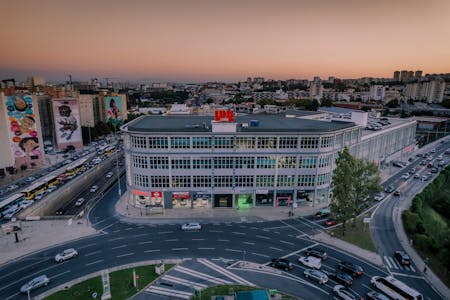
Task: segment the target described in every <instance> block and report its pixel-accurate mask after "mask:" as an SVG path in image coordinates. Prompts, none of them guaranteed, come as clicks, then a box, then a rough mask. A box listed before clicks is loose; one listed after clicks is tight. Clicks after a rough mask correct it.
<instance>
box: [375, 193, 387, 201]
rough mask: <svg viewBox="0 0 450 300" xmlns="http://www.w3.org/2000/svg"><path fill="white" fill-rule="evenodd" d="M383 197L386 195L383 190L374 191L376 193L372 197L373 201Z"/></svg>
mask: <svg viewBox="0 0 450 300" xmlns="http://www.w3.org/2000/svg"><path fill="white" fill-rule="evenodd" d="M384 197H386V194H385V193H383V192H379V193H376V194H374V195H373V199H374V200H375V201H381V200H383V199H384Z"/></svg>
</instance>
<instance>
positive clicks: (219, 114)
mask: <svg viewBox="0 0 450 300" xmlns="http://www.w3.org/2000/svg"><path fill="white" fill-rule="evenodd" d="M214 121H216V122H234V112H233V111H232V110H225V109H220V110H216V111H214Z"/></svg>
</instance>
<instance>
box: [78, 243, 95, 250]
mask: <svg viewBox="0 0 450 300" xmlns="http://www.w3.org/2000/svg"><path fill="white" fill-rule="evenodd" d="M95 245H97V243H92V244H87V245H84V246H81V247H78V249H84V248H87V247H91V246H95Z"/></svg>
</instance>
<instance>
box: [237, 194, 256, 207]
mask: <svg viewBox="0 0 450 300" xmlns="http://www.w3.org/2000/svg"><path fill="white" fill-rule="evenodd" d="M235 202H236V203H235V207H238V208H252V207H253V193H245V194H236V195H235Z"/></svg>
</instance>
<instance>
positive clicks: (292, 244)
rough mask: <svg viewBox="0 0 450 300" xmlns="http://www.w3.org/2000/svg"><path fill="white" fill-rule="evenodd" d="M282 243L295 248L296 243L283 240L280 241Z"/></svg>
mask: <svg viewBox="0 0 450 300" xmlns="http://www.w3.org/2000/svg"><path fill="white" fill-rule="evenodd" d="M280 243H284V244H288V245H291V246H295V244H294V243H291V242H287V241H283V240H280Z"/></svg>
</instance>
